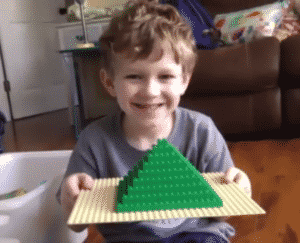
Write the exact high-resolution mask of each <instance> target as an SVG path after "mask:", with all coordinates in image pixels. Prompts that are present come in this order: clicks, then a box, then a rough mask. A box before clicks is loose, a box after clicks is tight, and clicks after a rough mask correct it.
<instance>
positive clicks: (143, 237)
mask: <svg viewBox="0 0 300 243" xmlns="http://www.w3.org/2000/svg"><path fill="white" fill-rule="evenodd" d="M122 113H123V111H121V109H120V108H118V109H117V110H116V112H115V113H113V114H111V115H108V116H106V117H104V118H101V119H99V120H97V121H94V122H93V123H91V124H90V125H88V126H87V127H86V128H85V129H84V130H83V131H82V132H81V134H80V136H79V139H78V142H77V144H76V146H75V148H74V151H73V153H72V155H71V158H70V161H69V165H68V167H67V171H66V174H65V177H67V176H69V175H71V174H73V173H79V172H85V173H87V174H89V175H91V176H92V177H94V178H110V177H123V176H125V175H126V174H127V173H128V172H129V170H130V169H132V168H133V167H134V164H135V163H137V162H138V161H139V160H140V159H141V158H142V157H143V156H144V155H145V154H146V153H147V151H140V150H137V149H135V148H133V147H132V146H131V145H130V144H129V143H128V142H127V140H126V137H125V135H124V133H123V130H122V128H121V114H122ZM123 114H124V113H123ZM166 139H167V141H168V142H169V143H171V144H173V146H174V147H176V148H177V149H178V150H179V151H180V152H181V153H182V154H183V155H184V156H185V157H186V158H187V159H188V160H189V161H190V162H191V163H192V164H193V165H194V166H195V167H196V168H197V169H198V170H199V171H200V172H201V173H208V172H226V170H227V169H228V168H230V167H233V166H234V164H233V161H232V158H231V155H230V152H229V150H228V147H227V144H226V142H225V140H224V138H223V136H222V135H221V134H220V132H219V131H218V129H217V127H216V126H215V124H214V122H213V121H212V119H211V118H210V117H208V116H206V115H204V114H202V113H200V112H196V111H192V110H188V109H185V108H182V107H177V108H176V110H175V125H174V128H173V130H172V132H171V134H170V135H169V137H167V138H166ZM60 189H61V188H59V190H58V192H57V200H58V201H59V202H60ZM97 227H98V230H99V231H100V232H101V233H102V234H103V236H104V237H105V239H106V241H107V242H114V241H134V242H151V241H154V240H159V239H161V238H166V237H169V236H172V235H173V234H176V233H179V232H184V231H185V232H211V233H214V234H217V235H219V236H221V237H222V238H224V239H225V240H227V241H228V242H229V238H230V237H232V236H234V235H235V229H234V228H233V227H232V226H231V225H230V224H228V223H226V222H219V221H216V220H209V219H207V218H188V219H185V218H183V219H168V220H155V221H141V222H130V223H109V224H99V225H97Z"/></svg>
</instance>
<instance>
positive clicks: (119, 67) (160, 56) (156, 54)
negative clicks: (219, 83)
mask: <svg viewBox="0 0 300 243" xmlns="http://www.w3.org/2000/svg"><path fill="white" fill-rule="evenodd" d="M114 59H115V62H114V74H115V75H114V79H111V78H110V77H109V76H108V75H107V73H106V72H105V71H104V70H101V80H102V82H103V84H104V86H105V87H106V89H107V90H108V92H109V93H110V94H111V95H112V96H113V97H116V98H117V101H118V103H119V105H120V107H121V109H122V110H123V111H124V112H125V114H126V116H127V119H129V121H131V123H132V124H134V125H143V126H145V127H150V126H151V127H153V126H155V125H157V124H163V123H162V122H163V121H165V120H166V119H168V118H170V117H171V116H172V114H173V112H174V110H175V109H176V107H177V106H178V105H179V102H180V97H181V95H183V94H184V92H185V90H186V89H187V87H188V84H189V79H190V77H188V79H187V80H188V81H185V82H184V80H183V73H182V65H181V64H176V62H175V60H174V55H173V52H172V50H171V46H170V44H169V43H167V42H163V43H161V42H159V41H156V43H155V44H154V49H153V51H152V53H151V54H150V55H149V56H148V58H147V59H143V60H137V61H135V62H133V61H132V60H131V59H127V58H126V56H125V54H117V55H115V58H114ZM136 104H139V105H147V106H146V107H145V108H142V107H138V106H137V105H136Z"/></svg>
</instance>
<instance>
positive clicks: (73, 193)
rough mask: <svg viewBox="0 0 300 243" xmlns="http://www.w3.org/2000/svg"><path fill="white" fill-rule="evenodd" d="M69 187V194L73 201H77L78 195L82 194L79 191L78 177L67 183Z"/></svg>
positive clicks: (73, 177)
mask: <svg viewBox="0 0 300 243" xmlns="http://www.w3.org/2000/svg"><path fill="white" fill-rule="evenodd" d="M66 184H67V186H68V187H69V190H68V194H69V196H70V198H71V199H72V201H76V199H77V197H78V194H79V192H80V190H79V180H78V177H77V176H71V177H70V178H68V180H67V181H66Z"/></svg>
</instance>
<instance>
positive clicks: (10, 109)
mask: <svg viewBox="0 0 300 243" xmlns="http://www.w3.org/2000/svg"><path fill="white" fill-rule="evenodd" d="M0 58H1V63H2V70H3V76H4V82H3V84H4V90H5V92H6V93H7V99H8V106H9V112H10V118H11V121H12V122H13V123H14V117H13V111H12V105H11V99H10V95H9V92H10V83H9V81H8V79H7V75H6V69H5V64H4V57H3V52H2V47H1V40H0Z"/></svg>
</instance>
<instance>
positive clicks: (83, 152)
mask: <svg viewBox="0 0 300 243" xmlns="http://www.w3.org/2000/svg"><path fill="white" fill-rule="evenodd" d="M88 133H89V131H87V130H83V131H82V132H81V134H80V137H79V139H78V141H77V143H76V145H75V148H74V150H73V153H72V154H71V157H70V160H69V164H68V166H67V169H66V172H65V175H64V177H63V180H62V182H61V185H60V187H59V189H58V191H57V194H56V199H57V201H58V202H59V204H61V201H60V196H61V186H62V183H63V181H64V179H65V178H66V177H68V176H69V175H72V174H75V173H86V174H88V175H90V176H91V177H93V178H98V177H99V175H98V174H97V171H98V170H97V164H96V160H95V158H94V155H93V150H92V144H91V143H90V139H89V138H90V137H89V135H88Z"/></svg>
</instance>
